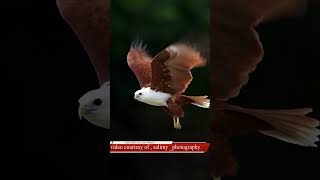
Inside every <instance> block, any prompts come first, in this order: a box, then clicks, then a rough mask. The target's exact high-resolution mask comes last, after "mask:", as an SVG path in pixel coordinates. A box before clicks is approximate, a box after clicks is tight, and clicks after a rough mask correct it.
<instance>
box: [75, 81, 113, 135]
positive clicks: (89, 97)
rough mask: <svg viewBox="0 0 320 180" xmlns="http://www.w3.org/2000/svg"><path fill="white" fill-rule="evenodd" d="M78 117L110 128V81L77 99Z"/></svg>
mask: <svg viewBox="0 0 320 180" xmlns="http://www.w3.org/2000/svg"><path fill="white" fill-rule="evenodd" d="M79 104H80V107H79V111H78V112H79V117H80V119H81V118H82V117H84V118H86V119H87V120H88V121H89V122H90V123H92V124H94V125H96V126H100V127H103V128H106V129H110V82H106V83H104V84H103V85H102V86H101V87H100V88H99V89H95V90H92V91H89V92H87V93H86V94H84V95H83V96H82V97H81V98H80V99H79Z"/></svg>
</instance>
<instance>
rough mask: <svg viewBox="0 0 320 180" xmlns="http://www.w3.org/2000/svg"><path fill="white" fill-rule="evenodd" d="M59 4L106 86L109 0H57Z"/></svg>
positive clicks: (64, 16)
mask: <svg viewBox="0 0 320 180" xmlns="http://www.w3.org/2000/svg"><path fill="white" fill-rule="evenodd" d="M57 4H58V8H59V10H60V12H61V15H62V16H63V18H64V19H65V20H66V22H67V23H68V24H69V25H70V27H71V28H72V30H73V31H74V32H75V33H76V35H77V36H78V38H79V40H80V42H81V44H82V46H83V47H84V49H85V50H86V52H87V54H88V56H89V57H90V59H91V61H92V64H93V65H94V68H95V70H96V73H97V76H98V78H99V83H100V85H102V84H104V83H105V82H106V81H108V80H109V7H110V6H109V0H91V1H87V0H57Z"/></svg>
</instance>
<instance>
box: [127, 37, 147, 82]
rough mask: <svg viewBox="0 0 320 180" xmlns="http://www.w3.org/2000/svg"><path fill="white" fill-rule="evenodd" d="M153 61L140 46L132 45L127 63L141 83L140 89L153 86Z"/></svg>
mask: <svg viewBox="0 0 320 180" xmlns="http://www.w3.org/2000/svg"><path fill="white" fill-rule="evenodd" d="M151 61H152V58H151V57H150V56H149V55H148V54H147V53H146V51H145V48H144V47H142V43H141V44H140V45H132V46H131V48H130V51H129V52H128V55H127V63H128V66H129V67H130V69H131V70H132V71H133V73H134V75H135V76H136V78H137V79H138V81H139V84H140V87H150V86H151V76H152V74H151Z"/></svg>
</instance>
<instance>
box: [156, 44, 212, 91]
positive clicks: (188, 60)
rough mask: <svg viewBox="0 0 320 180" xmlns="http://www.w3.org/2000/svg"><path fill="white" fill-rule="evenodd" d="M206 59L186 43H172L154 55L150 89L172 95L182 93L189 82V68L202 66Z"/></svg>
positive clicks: (190, 77)
mask: <svg viewBox="0 0 320 180" xmlns="http://www.w3.org/2000/svg"><path fill="white" fill-rule="evenodd" d="M205 64H206V60H205V59H204V58H202V57H201V55H200V53H199V52H198V51H197V50H195V49H193V48H192V47H190V46H187V45H186V44H174V45H171V46H169V47H167V48H166V49H165V50H163V51H161V52H160V53H159V54H158V55H157V56H155V57H154V59H153V61H152V64H151V67H152V83H151V89H153V90H156V91H161V92H166V93H170V94H172V95H175V94H181V93H183V92H184V91H185V90H186V89H187V87H188V85H189V84H190V82H191V81H192V75H191V72H190V70H191V69H192V68H195V67H199V66H204V65H205Z"/></svg>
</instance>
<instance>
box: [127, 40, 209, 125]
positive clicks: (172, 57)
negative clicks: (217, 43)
mask: <svg viewBox="0 0 320 180" xmlns="http://www.w3.org/2000/svg"><path fill="white" fill-rule="evenodd" d="M127 62H128V65H129V67H130V68H131V70H132V71H133V73H134V74H135V76H136V77H137V79H138V81H139V84H140V87H141V89H140V90H137V91H136V92H135V93H134V99H136V100H138V101H140V102H143V103H146V104H149V105H153V106H161V107H163V109H164V110H165V111H166V112H168V113H169V115H170V116H172V118H173V125H174V127H175V128H176V129H181V124H180V120H179V119H180V118H182V117H184V111H183V109H182V106H183V105H185V104H193V105H196V106H199V107H202V108H209V106H210V100H209V99H208V96H186V95H183V93H184V92H185V90H186V89H187V88H188V85H189V84H190V83H191V81H192V75H191V72H190V70H191V69H193V68H196V67H201V66H205V65H206V59H204V58H203V57H202V56H201V55H200V53H199V52H198V51H197V50H196V49H194V48H192V47H191V46H189V45H187V44H183V43H177V44H173V45H170V46H169V47H167V48H166V49H164V50H162V51H161V52H160V53H159V54H157V55H156V56H155V57H154V58H151V56H150V55H148V54H147V53H146V51H145V48H144V47H142V43H141V44H140V45H133V46H131V48H130V51H129V52H128V54H127Z"/></svg>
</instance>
